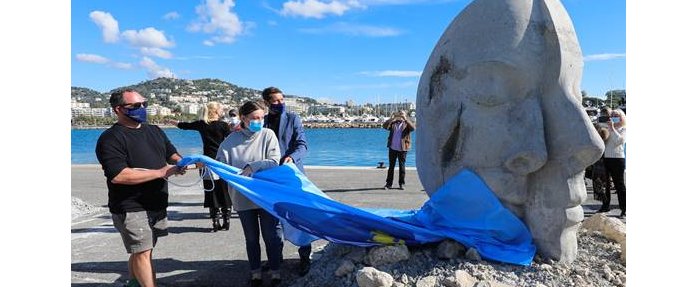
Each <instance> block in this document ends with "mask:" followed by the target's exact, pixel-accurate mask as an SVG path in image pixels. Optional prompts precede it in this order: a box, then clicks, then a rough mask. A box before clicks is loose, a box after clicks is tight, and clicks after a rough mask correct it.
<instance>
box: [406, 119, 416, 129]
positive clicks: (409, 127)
mask: <svg viewBox="0 0 698 287" xmlns="http://www.w3.org/2000/svg"><path fill="white" fill-rule="evenodd" d="M405 124H407V130H408V131H410V132H411V131H414V130H415V129H416V128H415V126H414V124H413V123H412V121H410V119H408V118H405Z"/></svg>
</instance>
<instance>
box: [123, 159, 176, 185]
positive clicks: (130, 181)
mask: <svg viewBox="0 0 698 287" xmlns="http://www.w3.org/2000/svg"><path fill="white" fill-rule="evenodd" d="M178 171H179V169H178V168H177V166H176V165H170V164H168V165H166V166H164V167H162V168H160V169H135V168H130V167H127V168H124V169H122V170H121V172H119V174H117V175H116V176H115V177H114V178H113V179H112V180H111V182H112V183H115V184H127V185H134V184H140V183H144V182H148V181H151V180H154V179H158V178H167V177H169V176H170V175H173V174H175V173H177V172H178Z"/></svg>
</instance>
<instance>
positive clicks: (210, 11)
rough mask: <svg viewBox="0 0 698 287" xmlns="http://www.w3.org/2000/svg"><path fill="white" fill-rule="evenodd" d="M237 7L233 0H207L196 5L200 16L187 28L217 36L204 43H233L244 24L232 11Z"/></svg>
mask: <svg viewBox="0 0 698 287" xmlns="http://www.w3.org/2000/svg"><path fill="white" fill-rule="evenodd" d="M233 7H235V2H234V1H233V0H222V1H220V2H219V1H218V0H206V3H205V4H202V5H199V6H197V7H196V14H198V15H199V18H198V19H197V20H196V21H195V22H193V23H191V24H190V25H189V26H188V27H187V29H188V30H189V31H192V32H204V33H207V34H215V36H213V37H211V38H210V39H208V40H206V41H204V45H207V46H213V45H214V44H215V43H232V42H234V41H235V38H236V37H237V36H239V35H240V34H242V32H243V30H244V28H243V24H242V22H241V21H240V18H238V16H237V14H235V13H234V12H232V8H233Z"/></svg>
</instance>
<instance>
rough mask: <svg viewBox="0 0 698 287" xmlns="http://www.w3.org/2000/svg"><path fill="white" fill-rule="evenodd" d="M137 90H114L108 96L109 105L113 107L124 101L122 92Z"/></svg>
mask: <svg viewBox="0 0 698 287" xmlns="http://www.w3.org/2000/svg"><path fill="white" fill-rule="evenodd" d="M133 92H136V93H138V91H136V90H134V89H123V90H117V91H116V92H113V93H111V97H109V105H111V107H112V108H115V107H117V106H120V105H123V104H125V103H126V102H124V93H133Z"/></svg>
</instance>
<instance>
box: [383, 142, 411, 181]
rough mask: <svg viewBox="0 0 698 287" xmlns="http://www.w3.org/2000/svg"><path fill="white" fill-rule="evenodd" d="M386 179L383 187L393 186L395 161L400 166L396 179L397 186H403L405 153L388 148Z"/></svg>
mask: <svg viewBox="0 0 698 287" xmlns="http://www.w3.org/2000/svg"><path fill="white" fill-rule="evenodd" d="M388 150H389V151H388V162H389V164H388V178H387V179H385V186H388V187H390V186H393V173H395V160H396V159H397V161H398V162H399V165H400V171H399V178H398V184H400V185H404V184H405V160H406V158H407V151H399V150H394V149H392V148H388Z"/></svg>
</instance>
